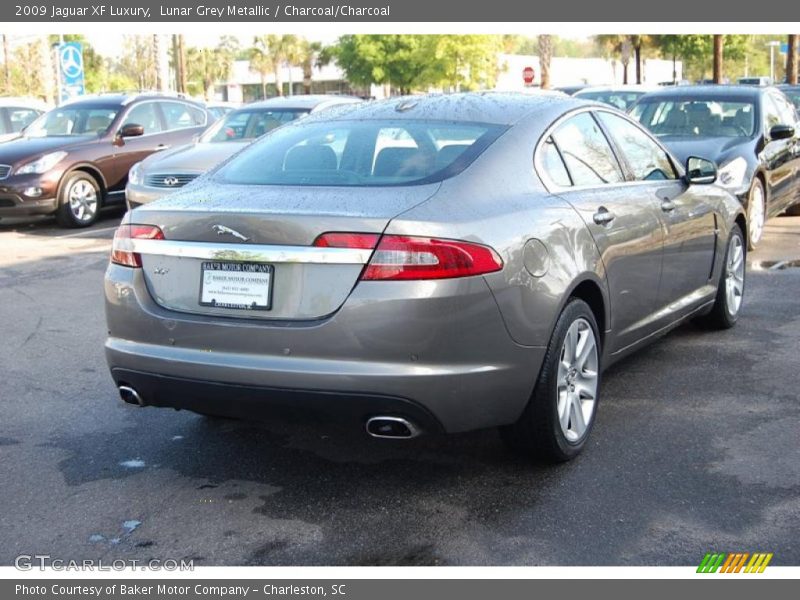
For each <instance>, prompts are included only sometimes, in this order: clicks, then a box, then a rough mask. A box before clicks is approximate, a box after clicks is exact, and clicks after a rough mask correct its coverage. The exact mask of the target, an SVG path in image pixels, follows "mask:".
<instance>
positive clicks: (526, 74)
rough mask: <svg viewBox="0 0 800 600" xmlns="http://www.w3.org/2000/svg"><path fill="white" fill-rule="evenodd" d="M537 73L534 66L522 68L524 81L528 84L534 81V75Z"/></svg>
mask: <svg viewBox="0 0 800 600" xmlns="http://www.w3.org/2000/svg"><path fill="white" fill-rule="evenodd" d="M534 75H535V73H534V71H533V67H525V68H524V69H522V81H524V82H525V83H527V84H531V83H533V76H534Z"/></svg>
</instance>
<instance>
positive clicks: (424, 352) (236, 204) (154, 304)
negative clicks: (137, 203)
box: [105, 94, 742, 432]
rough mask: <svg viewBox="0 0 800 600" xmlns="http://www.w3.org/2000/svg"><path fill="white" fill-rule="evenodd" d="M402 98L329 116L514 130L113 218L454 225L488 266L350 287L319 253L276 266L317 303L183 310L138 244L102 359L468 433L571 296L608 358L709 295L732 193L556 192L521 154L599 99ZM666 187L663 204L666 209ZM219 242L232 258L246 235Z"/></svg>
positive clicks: (177, 287)
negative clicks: (403, 408)
mask: <svg viewBox="0 0 800 600" xmlns="http://www.w3.org/2000/svg"><path fill="white" fill-rule="evenodd" d="M414 101H415V102H417V103H418V107H419V108H418V110H417V109H415V108H412V109H410V110H407V111H398V110H396V105H397V104H399V103H402V102H408V99H401V100H394V101H388V102H382V103H371V104H369V105H367V104H365V105H362V106H361V107H356V108H355V109H353V108H350V107H347V108H346V109H344V110H341V111H337V113H336V115H326V116H325V118H329V119H345V118H354V117H358V118H385V117H387V116H389V117H391V118H392V119H395V120H396V119H402V118H416V119H418V118H431V119H439V118H443V117H447V118H450V119H452V120H458V119H465V120H477V119H478V118H479V117H480V120H481V121H483V122H498V123H506V124H510V125H512V126H511V127H510V128H509V129H508V130H507V131H506V132H505V133H504V134H503V135H502V136H500V137H499V138H498V139H497V140H496V141H495V142H494V143H493V144H492V145H491V146H490V147H489V148H488V149H487V150H486V151H484V152H483V154H481V155H480V156H479V157H478V158H477V159H476V160H475V161H474V162H473V163H472V164H471V165H470V166H469V167H467V168H466V169H465V170H464V171H463V172H462V173H460V174H459V175H457V176H455V177H453V178H451V179H448V180H445V181H443V182H441V184H432V185H425V186H406V187H393V188H385V189H381V188H291V187H278V186H262V187H258V186H253V187H245V186H231V185H221V184H219V183H216V182H215V181H214V174H213V173H212V174H211V175H210V176H209V177H206V178H204V180H203V181H202V182H201V183H199V184H198V185H195V186H193V187H192V189H190V190H185V191H182V192H178V193H176V194H175V195H172V196H170V197H169V198H168V199H165V200H163V201H160V202H158V203H155V204H153V205H148V206H146V207H142V208H139V209H136V210H134V211H132V212H130V213H129V214H128V215H127V216H126V217H125V221H124V222H135V223H148V224H154V225H158V226H160V227H162V229H163V230H164V233H165V235H166V237H167V239H169V240H193V241H207V242H212V241H213V242H219V238H218V237H217V236H216V234H214V233H213V231H212V229H211V224H212V223H223V224H224V225H226V226H228V227H231V228H233V229H235V230H237V231H239V232H240V233H242V234H244V235H245V236H246V237H249V238H252V243H254V244H282V245H287V244H288V245H298V246H308V245H310V244H311V243H312V241H313V239H314V238H315V237H316V236H317V235H319V234H320V233H322V232H325V231H364V232H381V231H383V232H385V233H387V234H405V235H415V236H431V237H441V238H452V239H462V240H467V241H473V242H478V243H481V244H484V245H488V246H490V247H492V248H494V249H495V250H496V251H497V252H498V254H499V255H500V256H501V258H502V260H503V262H504V266H503V269H502V270H501V271H497V272H495V273H491V274H489V275H486V276H483V277H467V278H461V279H452V280H435V281H388V282H384V281H357V279H358V272H357V268H355V269H352V272H350V270H348V269H349V268H348V267H347V266H343V265H336V266H335V267H334V268H332V269H331V270H330V271H329V273H330V275H328V274H324V275H323V274H322V270H321V269H324V268H327V267H326V266H323V265H298V264H292V263H280V264H276V281H277V280H278V279H277V278H278V276H281V277H284V274H283V273H284V272H285V277H286V278H288V279H284V281H286V280H289V281H293V282H294V283H293V284H292V285H291V286H290V287H291V288H292V289H291V290H290V292H287V293H288V294H289V295H292V294H294V293H295V292H297V290H302V289H305V288H307V287H308V286H309V285H315V286H316V287H313V293H312V294H311V296H312V297H313V300H309V299H307V298H305V297H303V294H299V295H296V297H295V298H294V303H292V302H290V301H289V299H288V298H285V299H283V300H281V298H280V293H281V292H278V296H277V299H276V302H275V310H276V311H279V312H276V313H275V314H274V315H271V318H270V317H267V318H262V317H263V316H264V315H255V314H252V313H248V314H242V315H232V314H231V313H230V311H228V312H225V313H224V314H225V316H222V314H221V313H220V314H211V313H210V312H209V311H207V310H206V309H205V307H198V306H196V304H195V305H191V303H190V301H189V300H188V296H184V291H183V290H184V288H187V289H188V288H192V289H191V293H192V294H196V288H194V284H193V283H192V282H190V281H188V280H187V279H186V278H187V277H188V278H189V279H191V274H190V273H189V272H188V271H187V272H182V274H181V275H180V278H179V279H177V280H175V282H174V283H173V282H168V281H167V282H165V283H157V282H156V281H155V279H156V277H157V276H155V275H153V274H152V269H153V268H154V267H155V266H156V265H159V266H163V265H165V266H166V267H167V268H169V269H173V268H174V269H178V270H181V269H182V267H179V266H178V265H177V264H176V262H169V263H168V262H165V261H167V258H163V257H158V258H157V259H156V258H155V257H152V256H147V257H145V258H146V262H145V267H144V270H134V269H130V268H126V267H121V266H117V265H113V264H112V265H110V266H109V268H108V271H107V275H106V283H105V289H106V299H107V304H106V306H107V317H108V324H109V338H108V342H107V344H106V350H107V357H108V362H109V365H110V366H111V367H112V368H123V369H131V370H135V371H139V372H143V373H152V374H154V375H167V376H174V377H183V378H189V379H198V378H200V379H203V380H207V381H209V382H217V383H218V382H229V383H231V384H241V385H253V386H263V387H265V388H276V387H277V388H282V389H304V390H308V389H311V390H319V391H342V392H361V393H375V394H386V395H391V396H397V397H402V398H405V399H408V400H411V401H412V402H416V403H418V404H419V405H421V406H423V407H425V408H426V409H428V410H429V411H430V412H431V413H433V415H434V416H435V418H436V419H437V420H438V421H439V422H440V423H441V425H442V427H443V429H444V430H445V431H450V432H453V431H465V430H469V429H475V428H479V427H488V426H495V425H502V424H508V423H512V422H514V421H515V420H516V419H517V418H518V417H519V416H520V414H521V413H522V411H523V410H524V408H525V406H526V404H527V402H528V398H529V396H530V394H531V391H532V389H533V386H534V384H535V382H536V379H537V376H538V372H539V369H540V366H541V363H542V360H543V357H544V354H545V350H546V346H547V344H548V342H549V340H550V336H551V333H552V330H553V327H554V323H555V321H556V319H557V318H558V315H559V314H560V312H561V310H562V308H563V307H564V306H565V304H566V302H567V301H568V300H569V298H570V297H571V295H573V294H574V293H578V294H581V295H584V294H589V295H590V296H591V297H592V298H597V299H599V302H594V309H595V313H596V317H597V320H598V322H599V323H600V324H601V326H602V329H603V331H602V332H601V333H602V337H603V358H602V365H603V367H607V366H608V365H610V364H611V363H612V362H614V361H616V360H617V359H619V358H620V357H621V356H623V355H625V354H626V353H628V352H630V351H632V350H633V349H635V348H637V347H639V346H641V345H643V344H645V343H647V342H648V341H650V340H651V339H652V338H654V337H655V336H657V335H659V334H661V333H663V332H665V331H667V330H669V329H670V328H671V327H674V326H675V325H677V324H678V323H680V322H681V321H682V320H683V319H685V318H688V317H690V316H692V315H695V314H699V313H701V312H703V311H705V310H708V309H709V308H710V307H711V303H712V302H713V299H714V294H715V291H716V283H717V281H718V280H719V278H720V275H721V272H722V271H721V269H722V262H723V260H722V256H723V255H724V251H725V243H726V241H727V239H728V236H729V232H730V229H731V227H732V225H733V223H734V221H735V220H736V219H737V218H738V219H742V208H741V206H740V204H739V202H738V201H737V200H736V199H735V198H734V197H733V196H732V195H730V194H729V193H727V192H725V191H724V190H722V189H721V188H718V187H716V186H714V185H706V186H697V185H688V184H687V183H685V182H684V181H683V180H682V179H679V180H675V181H672V182H664V181H662V182H657V183H636V182H628V183H624V184H620V185H616V186H604V187H603V188H594V189H586V188H584V189H578V188H575V189H571V190H553V191H551V190H549V189H548V187H547V185H546V184H545V183H544V182H543V181H542V179H541V178H540V177H539V176H538V175H537V173H536V170H535V168H534V152H535V149H536V147H537V144H538V142H539V140H540V139H542V137H543V136H544V135H545V134H546V132H547V131H548V128H549V127H550V125H551V124H552V123H554V122H555V121H557V120H558V119H559V118H560V117H561V116H562V115H564V114H566V113H569V112H570V111H574V110H576V109H577V110H585V109H591V110H600V107H599V105H595V104H590V103H586V102H582V101H576V100H574V99H564V98H555V99H554V98H551V97H541V98H537V97H531V96H528V97H517V96H509V95H502V94H496V95H492V94H473V95H461V96H442V97H435V98H432V99H431V98H422V99H416V100H414ZM415 110H417V112H416V113H415ZM603 110H606V109H603ZM616 114H620V115H621V114H622V113H616ZM314 118H319V117H314V116H311V117H309V120H310V119H314ZM290 126H291V125H290ZM678 171H679V172H682V169H681V168H680V167H679V166H678ZM664 198H668V199H669V200H671V201H672V202H674V203H675V204H676V208H675V209H674V210H673V211H672V212H671V213H670V214H668V215H667V214H666V213H665V212H664V211H663V210H662V208H661V203H662V202H663V201H664ZM601 205H605V206H607V207H609V208H610V209H612V210H614V211H615V212H616V213H617V220H615V222H613V223H612V226H611V227H603V226H596V225H594V223H593V222H592V217H591V215H592V214H593V213H594V212H595V211H596V210H597V208H598V207H599V206H601ZM229 241H230V249H231V250H232V251H236V252H238V251H239V250H241V249H243V248H244V247H246V246H247V245H248V244H249V243H250V242H248V243H242V242H239V241H236V240H234V239H233V238H231V239H230V240H229ZM543 248H544V251H543V250H542V249H543ZM176 260H177V261H180V260H184V259H176ZM309 267H311V268H318V269H320V270H319V271H318V272H317V273H315V275H314V277H313V281H314V282H316V283H312V279H308V278H306V274H307V273H305V272H304V270H305V269H307V268H309ZM195 268H196V266H195V267H192V269H195ZM318 277H321V278H323V283H321V284H320V283H319V279H318ZM665 278H666V280H665ZM336 280H338V281H339V283H338V284H337V283H335V281H336ZM301 281H303V282H305V284H304V285H301V284H300V283H299V282H301ZM298 286H299V287H298ZM304 286H305V287H304ZM166 296H169V299H165V297H166ZM280 311H283V312H280ZM204 313H205V314H204ZM115 378H117V379H118V383H121V381H120V380H119V378H118V376H116V375H115ZM234 396H235V394H234V395H232V396H231V397H228V398H220V402H221V403H226V402H232V401H235V397H234ZM265 400H266V398H265Z"/></svg>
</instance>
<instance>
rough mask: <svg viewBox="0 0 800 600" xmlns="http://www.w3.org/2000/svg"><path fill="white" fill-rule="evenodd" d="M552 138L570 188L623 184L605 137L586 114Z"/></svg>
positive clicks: (573, 119) (569, 120)
mask: <svg viewBox="0 0 800 600" xmlns="http://www.w3.org/2000/svg"><path fill="white" fill-rule="evenodd" d="M552 137H553V140H554V141H555V143H556V145H557V146H558V149H559V150H560V151H561V156H562V157H563V159H564V163H565V164H566V166H567V170H568V171H569V174H570V176H571V178H572V183H573V185H576V186H596V185H603V184H607V183H619V182H621V181H623V180H624V177H623V175H622V170H621V169H620V166H619V163H618V162H617V159H616V157H615V156H614V152H613V151H612V150H611V146H610V145H609V143H608V140H607V139H606V136H605V135H604V134H603V132H602V131H601V130H600V126H599V125H598V124H597V122H596V121H595V120H594V118H592V115H590V114H589V113H588V112H583V113H580V114H578V115H575V116H574V117H572V118H571V119H568V120H567V121H565V122H564V123H562V124H561V125H560V126H559V127H558V129H556V131H555V132H554V133H553V136H552Z"/></svg>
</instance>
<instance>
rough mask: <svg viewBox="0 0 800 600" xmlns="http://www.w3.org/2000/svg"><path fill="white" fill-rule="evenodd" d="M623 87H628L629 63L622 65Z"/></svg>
mask: <svg viewBox="0 0 800 600" xmlns="http://www.w3.org/2000/svg"><path fill="white" fill-rule="evenodd" d="M622 85H628V63H627V62H624V63H622Z"/></svg>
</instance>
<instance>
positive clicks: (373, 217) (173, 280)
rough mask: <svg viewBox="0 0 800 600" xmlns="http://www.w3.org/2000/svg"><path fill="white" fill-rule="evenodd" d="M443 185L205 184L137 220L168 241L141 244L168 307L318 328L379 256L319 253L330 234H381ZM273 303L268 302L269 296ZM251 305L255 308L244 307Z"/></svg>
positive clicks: (155, 293)
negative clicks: (308, 322) (307, 323)
mask: <svg viewBox="0 0 800 600" xmlns="http://www.w3.org/2000/svg"><path fill="white" fill-rule="evenodd" d="M438 187H439V184H431V185H416V186H403V187H388V188H387V187H384V188H378V187H351V188H331V187H324V188H323V187H305V186H236V185H224V186H220V185H216V184H214V183H213V182H210V183H204V184H202V185H200V186H198V187H196V188H195V189H192V190H186V191H183V192H179V193H177V194H174V195H171V196H169V197H167V198H165V199H163V200H161V201H159V202H156V203H153V204H149V205H145V206H143V207H140V208H138V209H136V210H135V211H133V212H132V213H131V216H130V221H131V222H132V223H138V224H147V225H155V226H157V227H159V228H160V229H161V231H162V232H163V233H164V237H165V238H166V239H165V240H137V246H136V251H137V252H139V253H140V254H141V263H142V269H143V273H144V278H145V281H146V284H147V287H148V290H149V291H150V294H151V296H152V297H153V299H154V300H155V301H156V302H157V303H158V304H159V305H160V306H162V307H164V308H168V309H171V310H175V311H180V312H187V313H193V314H206V315H218V316H227V317H238V318H246V319H295V320H310V319H318V318H321V317H324V316H327V315H330V314H331V313H333V312H335V311H336V310H338V308H339V307H340V306H341V305H342V304H343V303H344V301H345V300H346V299H347V296H348V295H349V294H350V291H351V290H352V289H353V287H354V286H355V284H356V283H357V281H358V278H359V275H360V274H361V271H362V269H363V267H364V264H365V263H366V262H367V261H368V260H369V256H370V255H371V250H368V249H367V250H364V249H344V248H320V247H314V246H313V244H314V241H315V240H316V239H317V238H318V237H319V236H320V235H321V234H323V233H326V232H331V231H339V232H362V233H375V234H380V233H382V232H383V230H384V229H385V228H386V226H387V224H388V223H389V221H390V220H391V219H392V218H393V217H395V216H396V215H398V214H400V213H402V212H405V211H406V210H408V209H410V208H412V207H413V206H416V205H418V204H420V203H421V202H424V201H425V200H427V199H428V198H430V197H431V196H432V195H433V194H434V193H435V192H436V190H437V189H438ZM265 294H266V295H265ZM248 298H251V299H252V303H251V304H250V305H249V307H245V305H246V304H247V302H249V300H247V299H248Z"/></svg>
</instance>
